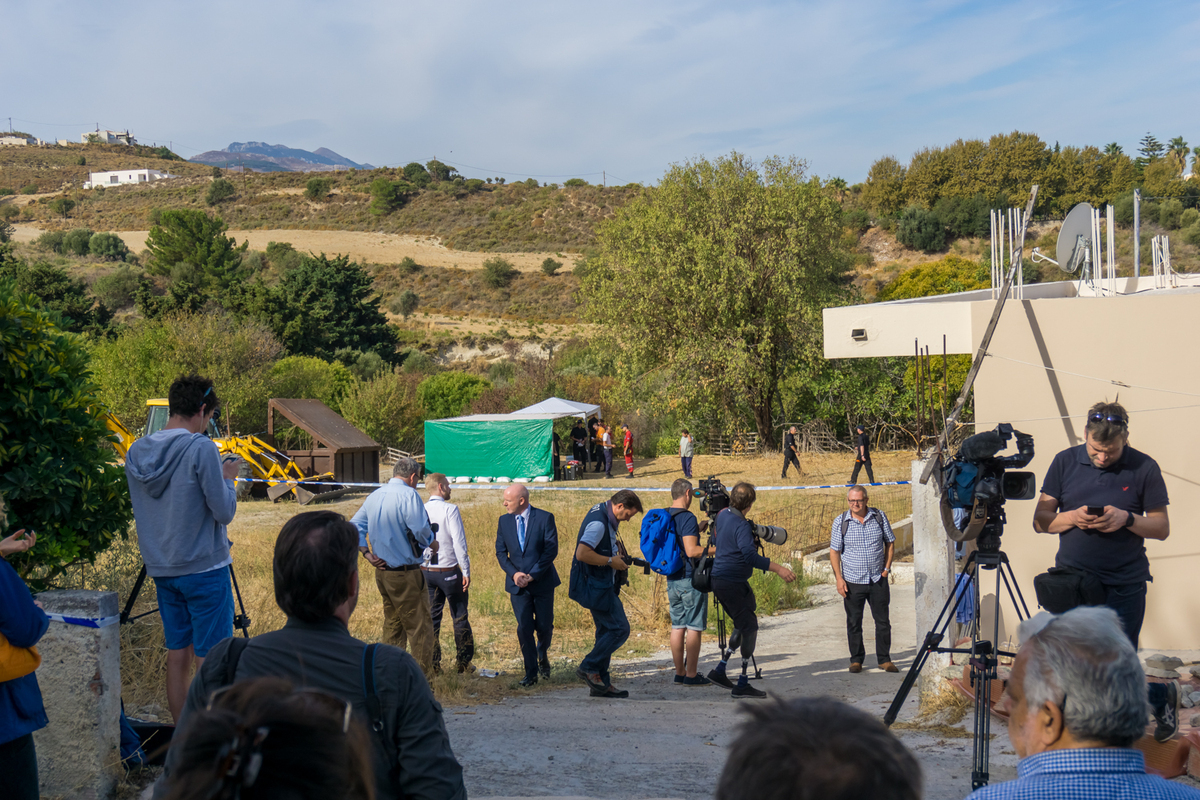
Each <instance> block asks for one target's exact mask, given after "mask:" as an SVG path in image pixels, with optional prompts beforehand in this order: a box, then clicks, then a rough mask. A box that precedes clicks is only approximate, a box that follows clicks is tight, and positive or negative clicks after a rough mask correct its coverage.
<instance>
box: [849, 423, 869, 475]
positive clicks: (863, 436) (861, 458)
mask: <svg viewBox="0 0 1200 800" xmlns="http://www.w3.org/2000/svg"><path fill="white" fill-rule="evenodd" d="M854 430H855V432H856V433H857V434H858V435H857V436H856V437H855V439H854V472H852V473H850V483H851V484H852V485H853V484H856V483H858V473H859V470H861V469H862V468H863V467H866V468H867V483H874V482H875V473H873V472H871V437H870V436H867V432H866V430H864V429H863V426H862V425H858V426H856V427H855V428H854Z"/></svg>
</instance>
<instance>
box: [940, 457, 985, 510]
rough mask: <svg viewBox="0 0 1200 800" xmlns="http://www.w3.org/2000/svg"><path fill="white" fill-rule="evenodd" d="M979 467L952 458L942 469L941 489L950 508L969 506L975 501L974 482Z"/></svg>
mask: <svg viewBox="0 0 1200 800" xmlns="http://www.w3.org/2000/svg"><path fill="white" fill-rule="evenodd" d="M978 478H979V468H978V467H976V466H975V465H974V464H969V463H967V462H965V461H958V460H954V461H951V462H950V463H949V464H947V465H946V466H945V467H944V468H943V469H942V487H943V488H942V491H943V492H944V493H945V495H946V501H947V502H948V503H949V504H950V507H951V508H970V507H971V506H972V505H973V503H974V501H975V482H976V481H977V480H978Z"/></svg>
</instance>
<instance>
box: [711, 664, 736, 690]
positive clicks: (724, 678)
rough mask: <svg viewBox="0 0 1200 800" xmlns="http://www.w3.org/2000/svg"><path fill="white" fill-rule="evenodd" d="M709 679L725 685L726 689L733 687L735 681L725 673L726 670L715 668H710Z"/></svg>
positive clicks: (719, 684) (718, 684)
mask: <svg viewBox="0 0 1200 800" xmlns="http://www.w3.org/2000/svg"><path fill="white" fill-rule="evenodd" d="M708 680H709V682H711V683H715V684H716V685H717V686H724V687H725V688H726V689H732V688H733V681H731V680H729V676H728V675H726V674H725V671H724V670H721V671H720V672H718V671H717V670H715V669H714V670H710V671H709V673H708Z"/></svg>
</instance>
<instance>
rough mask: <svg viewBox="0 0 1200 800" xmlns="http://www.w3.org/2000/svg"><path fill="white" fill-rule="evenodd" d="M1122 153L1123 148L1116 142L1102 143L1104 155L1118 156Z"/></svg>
mask: <svg viewBox="0 0 1200 800" xmlns="http://www.w3.org/2000/svg"><path fill="white" fill-rule="evenodd" d="M1124 153H1125V148H1123V147H1121V145H1119V144H1117V143H1116V142H1109V143H1108V144H1106V145H1104V155H1106V156H1119V155H1123V154H1124Z"/></svg>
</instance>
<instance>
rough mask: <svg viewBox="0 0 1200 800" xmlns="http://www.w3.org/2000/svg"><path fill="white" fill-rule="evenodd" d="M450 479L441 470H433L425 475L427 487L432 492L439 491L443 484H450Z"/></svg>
mask: <svg viewBox="0 0 1200 800" xmlns="http://www.w3.org/2000/svg"><path fill="white" fill-rule="evenodd" d="M449 485H450V480H449V479H448V478H447V477H446V476H445V475H443V474H442V473H440V472H431V473H429V474H428V475H426V476H425V488H426V489H428V490H429V491H431V492H436V491H439V490H440V489H441V488H442V487H443V486H449Z"/></svg>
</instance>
